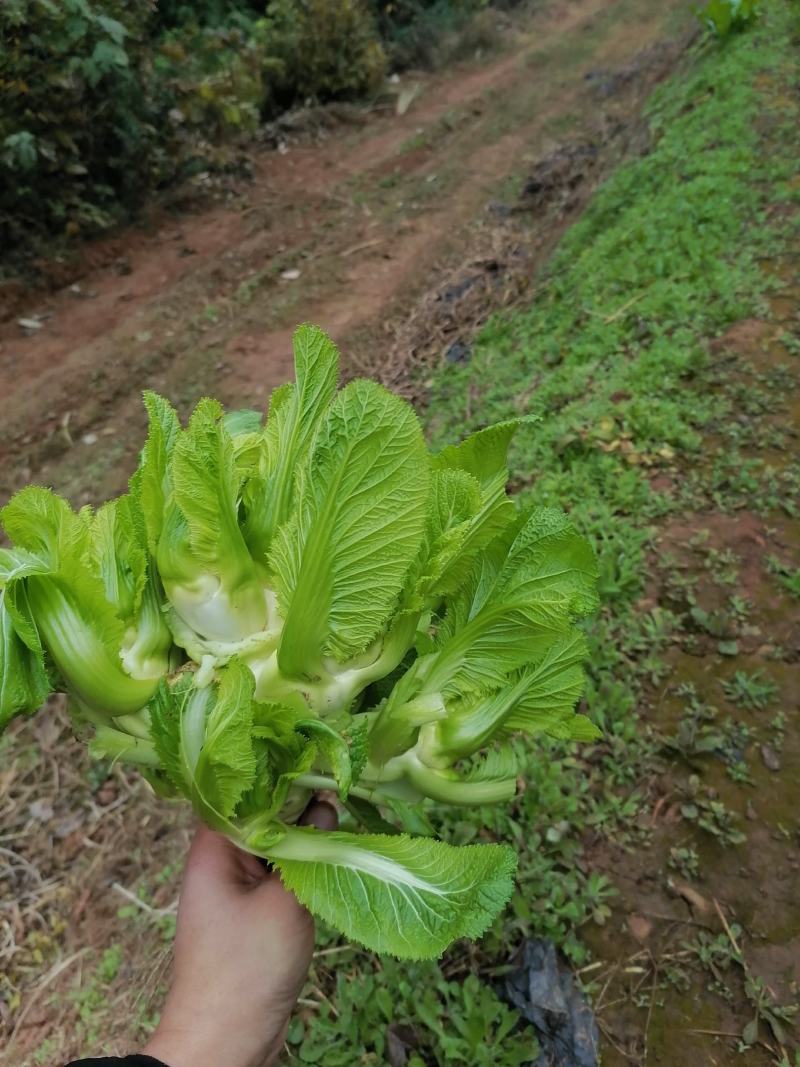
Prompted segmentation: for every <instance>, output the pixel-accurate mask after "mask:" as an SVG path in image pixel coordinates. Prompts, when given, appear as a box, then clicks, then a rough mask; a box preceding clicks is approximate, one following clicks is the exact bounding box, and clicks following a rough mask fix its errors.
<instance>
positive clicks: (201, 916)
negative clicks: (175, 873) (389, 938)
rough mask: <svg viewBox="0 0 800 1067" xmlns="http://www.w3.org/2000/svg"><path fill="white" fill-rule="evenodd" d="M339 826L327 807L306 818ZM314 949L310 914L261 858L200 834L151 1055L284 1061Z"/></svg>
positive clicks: (197, 1063) (179, 1066) (233, 1066)
mask: <svg viewBox="0 0 800 1067" xmlns="http://www.w3.org/2000/svg"><path fill="white" fill-rule="evenodd" d="M300 821H301V822H302V823H306V824H313V825H314V826H317V827H319V828H320V829H325V830H330V829H334V828H335V826H336V813H335V811H334V810H333V808H331V807H330V806H329V805H327V804H323V803H319V802H316V803H312V804H311V806H310V807H309V808H308V809H307V811H306V813H305V815H304V816H303V818H302V819H301V820H300ZM313 949H314V922H313V920H312V918H311V916H310V915H309V913H308V912H307V911H306V909H305V908H304V907H303V906H302V905H301V904H299V903H298V901H297V900H296V899H295V898H294V897H293V896H292V894H291V893H289V892H287V890H285V889H284V888H283V886H282V885H281V882H280V878H279V877H278V875H277V874H274V873H270V872H268V871H267V870H265V868H264V867H263V866H262V864H261V863H260V862H259V861H258V860H257V859H256V858H255V857H254V856H250V855H248V854H247V853H246V852H242V851H241V850H240V849H238V848H236V846H235V845H233V844H232V843H231V842H230V841H228V840H227V839H226V838H224V837H222V836H221V835H220V834H217V833H214V831H212V830H208V829H206V828H205V827H201V828H200V829H199V830H198V831H197V833H196V835H195V838H194V842H193V843H192V847H191V849H190V851H189V858H188V861H187V864H186V873H185V875H184V879H183V885H182V887H181V894H180V900H179V904H178V927H177V932H176V936H175V969H174V977H173V983H172V987H171V989H170V992H169V995H168V997H167V1002H166V1005H165V1007H164V1011H163V1013H162V1015H161V1021H160V1022H159V1024H158V1028H157V1029H156V1031H155V1033H154V1034H153V1037H152V1039H151V1041H150V1043H149V1044H148V1046H147V1048H146V1049H145V1052H146V1053H147V1054H148V1055H150V1056H154V1057H155V1058H156V1059H159V1060H162V1061H163V1062H164V1063H166V1064H168V1065H169V1067H222V1065H224V1067H268V1065H270V1064H273V1063H275V1062H276V1060H277V1058H278V1056H279V1054H280V1051H281V1048H282V1046H283V1039H284V1035H285V1033H286V1027H287V1025H288V1023H289V1015H290V1013H291V1011H292V1008H293V1007H294V1005H295V1003H296V1001H297V997H298V996H299V993H300V990H301V988H302V985H303V982H304V981H305V977H306V973H307V971H308V967H309V964H310V962H311V955H312V952H313Z"/></svg>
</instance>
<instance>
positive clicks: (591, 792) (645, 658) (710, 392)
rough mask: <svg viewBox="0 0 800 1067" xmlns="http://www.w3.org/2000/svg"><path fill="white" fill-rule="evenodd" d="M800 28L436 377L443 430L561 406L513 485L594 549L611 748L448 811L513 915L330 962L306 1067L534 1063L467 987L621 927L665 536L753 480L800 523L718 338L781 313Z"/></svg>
mask: <svg viewBox="0 0 800 1067" xmlns="http://www.w3.org/2000/svg"><path fill="white" fill-rule="evenodd" d="M796 22H797V18H796V14H793V13H792V12H791V11H790V8H789V5H786V4H777V5H775V6H774V7H773V8H772V9H771V10H770V11H769V12H768V13H766V14H765V17H764V18H763V20H762V21H761V23H760V24H759V25H758V27H757V28H756V29H755V30H753V31H752V32H750V33H749V34H747V35H743V36H739V37H736V38H733V39H730V40H728V41H726V42H724V43H723V44H721V45H720V44H718V43H716V42H712V41H706V42H703V43H701V44H700V45H699V46H698V47H697V48H696V49H695V50H694V52H693V53H692V54H691V55H690V56H688V57H687V59H686V63H685V65H684V69H681V70H679V71H678V72H677V73H676V74H675V75H674V76H673V78H672V79H671V80H670V81H669V82H668V83H667V84H666V85H664V86H663V87H662V88H661V89H660V90H659V91H658V92H657V93H656V94H655V96H654V98H653V99H652V101H651V103H650V105H649V107H648V109H647V117H648V121H649V126H650V146H649V150H648V151H647V152H646V153H645V154H644V155H642V156H641V157H639V158H636V159H633V160H631V161H629V162H627V163H625V164H624V165H623V166H621V167H620V168H619V169H618V170H617V172H616V173H615V174H614V175H613V176H612V177H611V179H610V180H608V181H607V182H606V183H605V184H604V185H603V186H602V188H600V189H599V190H598V192H597V194H596V195H595V197H594V199H593V201H592V203H591V205H590V207H589V209H588V210H587V212H586V213H585V215H584V217H583V218H582V220H581V221H580V222H579V223H578V224H577V225H576V226H574V227H573V228H572V229H571V230H570V231H569V232H568V234H567V235H566V236H565V238H564V239H563V241H562V242H561V245H560V247H559V248H558V250H557V252H556V254H555V256H554V257H553V258H552V260H551V262H550V264H549V266H548V268H547V269H546V271H545V272H544V274H543V275H542V277H541V279H539V283H538V287H537V297H536V300H535V303H534V305H533V306H532V307H530V308H526V309H524V310H521V311H518V312H516V313H515V314H510V315H509V314H504V315H502V316H500V317H497V318H495V319H493V320H492V321H491V322H490V323H489V324H488V325H487V326H486V327H485V328H484V329H483V331H482V333H481V334H480V336H479V337H478V339H477V343H476V345H475V347H474V350H473V355H472V358H471V361H470V362H469V363H468V364H466V365H460V366H449V365H448V366H443V367H441V368H440V369H439V370H437V371H435V372H434V374H433V376H432V379H431V380H430V381H429V382H428V383H427V384H428V387H429V403H428V409H427V418H428V424H429V428H430V434H431V436H432V437H433V439H434V440H436V439H441V440H445V439H448V438H451V437H452V436H453V435H458V434H461V433H465V432H467V431H468V430H472V429H475V428H477V427H479V426H482V425H484V424H486V423H489V422H491V421H493V420H496V419H504V418H511V417H514V416H516V415H520V414H536V415H538V416H539V417H540V421H539V422H538V423H537V424H536V425H535V426H534V427H532V428H531V429H529V430H527V431H525V433H524V434H520V438H519V440H518V443H517V445H516V450H515V454H514V463H513V469H514V477H515V481H516V484H517V486H518V489H519V494H520V496H521V498H522V499H524V500H526V501H536V502H537V503H544V502H547V503H557V504H561V505H564V506H567V507H568V508H569V509H570V511H571V513H572V515H573V517H574V519H575V521H576V523H577V525H578V526H579V527H580V528H582V529H583V530H585V531H587V532H588V533H589V534H590V536H591V537H592V539H593V541H594V544H595V546H596V549H597V553H598V556H599V559H600V566H601V594H602V598H603V603H604V609H603V611H602V614H601V615H600V617H599V618H598V619H597V620H596V621H595V622H594V623H593V624H592V626H591V627H590V634H589V636H590V641H591V648H592V656H591V667H590V679H589V684H588V689H587V694H586V708H587V710H588V713H589V714H590V715H591V716H592V717H593V718H594V719H595V720H596V721H597V722H598V723H599V724H600V725H601V727H602V728H603V731H604V734H605V739H604V741H603V743H602V744H600V745H597V746H596V747H595V748H594V749H592V750H589V751H587V750H586V749H585V748H584V749H582V750H581V751H575V750H574V749H571V748H567V747H564V746H560V745H558V744H553V743H547V742H542V744H541V745H538V746H536V747H535V748H534V749H532V750H530V751H529V752H528V753H527V756H526V770H525V774H524V777H525V781H526V786H525V790H524V792H523V793H522V795H521V796H520V797H519V798H518V799H517V801H516V802H515V804H514V805H513V807H512V808H511V809H510V810H508V809H504V810H487V811H478V812H474V813H462V812H459V813H457V814H455V815H453V816H452V817H444V818H443V819H442V821H443V822H445V823H446V824H447V832H448V833H449V835H450V836H451V837H452V838H453V839H454V840H457V841H459V842H467V841H469V840H471V839H473V838H475V837H476V836H478V835H479V834H481V835H483V834H485V833H486V832H487V830H488V831H489V832H491V833H496V834H497V835H498V836H499V837H501V838H505V839H511V840H513V841H514V842H515V844H516V846H517V847H518V848H519V849H520V852H521V861H520V875H519V886H518V889H517V892H516V894H515V896H514V899H513V901H512V905H511V907H510V908H509V909H508V911H507V912H506V914H505V916H504V917H503V919H502V921H501V922H499V923H498V925H497V926H496V928H495V929H494V931H493V932H492V933H491V935H490V936H489V937H488V938H487V939H486V940H485V941H484V942H483V944H482V945H481V946H480V949H479V950H473V949H469V948H461V949H458V950H456V951H455V952H454V953H452V954H451V955H450V956H449V957H448V958H447V959H445V960H444V961H443V962H442V964H441V966H438V967H437V966H424V967H420V966H413V967H409V966H408V965H399V964H392V963H386V962H382V963H379V962H378V961H367V960H364V958H363V957H362V956H358V955H355V954H351V953H349V952H348V951H346V950H345V951H343V952H342V953H341V954H338V955H336V956H334V957H333V959H334V960H335V961H336V962H335V965H333V966H332V965H331V958H330V957H326V956H323V957H321V958H320V960H319V962H318V965H317V969H316V973H315V976H314V981H313V983H312V984H313V986H314V987H315V988H317V989H324V990H325V991H326V993H327V994H328V995H329V996H330V1002H329V1001H328V1000H323V1001H322V1003H321V1006H320V1008H319V1009H318V1010H315V1011H314V1012H313V1014H312V1013H309V1016H308V1019H307V1021H306V1023H302V1022H300V1021H298V1022H296V1024H295V1027H294V1030H293V1033H292V1034H291V1035H290V1036H291V1040H292V1041H293V1044H292V1048H293V1049H294V1051H295V1053H296V1054H297V1055H298V1057H299V1059H300V1060H301V1061H302V1062H318V1061H319V1062H325V1063H329V1062H330V1063H334V1064H335V1063H338V1062H341V1063H346V1062H352V1061H353V1058H354V1056H355V1058H356V1059H357V1060H358V1062H362V1063H382V1062H384V1061H385V1060H384V1058H385V1056H386V1040H387V1039H386V1036H385V1035H386V1033H387V1027H389V1030H390V1031H391V1032H395V1031H397V1028H398V1027H399V1028H400V1031H399V1032H401V1033H405V1034H406V1039H407V1040H409V1041H411V1046H410V1047H409V1051H411V1048H413V1046H414V1045H416V1046H418V1049H419V1051H418V1052H417V1053H413V1052H411V1058H410V1059H409V1060H408V1063H409V1064H411V1065H415V1064H419V1063H423V1062H424V1063H434V1062H435V1063H451V1062H452V1063H470V1064H475V1063H482V1062H486V1063H498V1064H503V1065H506V1064H515V1063H519V1062H526V1061H527V1060H528V1059H530V1058H531V1056H532V1053H531V1044H530V1041H529V1040H528V1043H527V1045H526V1044H525V1040H524V1039H523V1040H522V1041H520V1039H519V1038H518V1037H508V1036H505V1031H506V1028H507V1026H508V1025H509V1015H508V1011H507V1009H505V1008H504V1007H503V1006H502V1005H500V1004H499V1002H498V1001H497V1000H496V999H495V997H494V995H493V994H492V993H491V991H490V989H489V988H488V985H487V984H486V983H485V984H484V985H483V986H478V985H476V983H475V979H474V977H470V978H468V979H467V981H466V982H465V983H464V984H459V980H460V979H462V978H463V975H464V974H465V973H467V972H469V973H470V974H474V973H476V972H478V973H482V974H483V977H484V979H485V980H487V981H488V979H489V978H490V976H492V975H494V974H496V973H497V966H496V965H497V964H498V962H503V961H505V960H506V959H507V958H508V956H509V954H510V952H511V951H512V950H513V947H514V945H515V944H517V943H518V942H519V941H520V939H521V938H522V937H523V936H524V935H529V934H533V935H545V936H548V937H551V938H553V939H554V940H555V941H556V942H557V943H558V944H559V945H560V946H561V948H562V949H563V950H564V951H565V952H566V953H567V955H568V956H569V957H570V958H571V959H572V960H573V962H574V963H575V964H576V965H577V966H579V967H580V966H581V965H585V964H586V963H587V960H588V959H589V958H590V953H589V950H588V948H587V944H586V940H587V939H586V937H585V936H584V935H585V934H586V932H587V931H588V930H590V929H591V927H592V925H593V924H603V923H604V922H606V921H607V920H608V918H609V914H610V907H609V906H610V905H612V904H613V902H614V900H615V895H616V893H617V889H616V887H615V885H614V884H613V880H612V879H610V878H609V877H608V876H607V875H606V874H604V873H600V871H599V870H598V869H597V868H596V867H595V866H594V863H593V856H594V855H595V853H596V852H597V850H598V848H599V847H601V843H602V842H603V841H605V840H609V839H610V840H613V841H614V842H615V843H616V845H617V846H620V845H621V846H622V847H623V848H625V847H627V848H629V849H630V850H632V851H636V850H639V849H640V848H642V847H643V845H644V843H645V840H646V837H647V832H646V831H645V830H644V829H643V825H642V818H641V816H642V815H643V813H644V812H645V811H646V810H647V809H648V808H649V805H650V799H649V794H650V793H651V792H652V788H653V782H654V780H655V779H656V778H657V777H658V775H659V774H663V773H664V763H663V752H662V749H663V738H662V737H661V734H660V731H659V724H658V722H653V721H652V720H651V721H648V713H649V712H650V711H651V706H652V701H653V695H654V693H655V692H656V691H658V690H659V689H660V688H663V686H664V684H665V680H666V679H667V678H668V677H669V676H670V672H671V670H672V668H671V666H670V654H671V650H672V649H673V648H674V647H675V645H676V643H679V642H680V641H681V640H682V635H683V632H684V630H685V629H686V625H687V619H686V618H685V617H684V614H683V613H682V612H681V611H679V610H677V609H676V610H670V609H669V608H668V607H664V606H662V605H660V604H658V603H654V602H653V598H649V597H648V596H647V593H648V589H650V588H652V586H653V584H654V582H657V581H661V580H662V579H663V578H664V574H665V571H664V567H663V566H662V564H666V569H667V571H668V570H669V562H668V561H666V560H660V559H659V553H658V549H657V538H658V536H659V531H660V529H661V527H662V526H663V524H664V523H666V522H667V521H669V520H670V518H671V517H672V516H675V515H681V514H686V512H687V511H688V510H689V509H691V510H692V511H698V510H699V511H702V510H703V509H706V508H709V507H714V508H719V509H722V510H725V509H731V508H734V507H736V506H737V505H738V503H739V502H740V496H741V494H742V493H744V494H746V495H747V496H748V503H749V504H750V506H751V507H755V508H761V509H762V510H766V511H769V509H770V508H771V507H773V506H774V505H775V504H777V503H780V504H781V505H782V508H783V510H784V512H785V513H788V514H789V515H792V514H794V515H796V514H797V510H796V509H797V508H798V505H799V504H800V501H798V488H799V487H800V480H798V476H799V474H800V472H799V471H798V468H797V466H796V465H792V464H788V465H785V466H784V467H783V468H782V469H777V468H773V467H771V466H769V465H768V464H766V463H765V462H764V460H762V459H759V458H757V457H755V456H749V457H748V456H747V455H745V451H744V450H745V449H746V442H745V441H743V440H742V436H741V432H740V431H741V423H740V422H738V421H735V420H734V416H735V415H736V414H737V413H738V412H739V411H740V410H741V406H742V396H741V383H739V384H738V385H737V382H736V381H735V380H734V379H733V378H731V379H730V380H727V379H726V376H725V375H724V374H723V375H722V377H720V372H719V366H718V363H717V361H715V359H714V358H713V355H712V352H713V345H712V343H711V342H713V339H714V338H716V337H718V336H720V335H722V334H723V333H724V331H725V330H726V329H727V328H728V327H729V326H731V325H732V324H734V323H737V322H739V321H740V320H743V319H748V318H753V317H765V316H768V314H769V309H768V303H767V297H768V294H769V293H770V291H771V290H774V289H775V288H776V286H777V285H778V284H779V283H778V282H777V280H776V279H775V278H774V277H771V276H770V275H769V274H768V273H765V271H764V270H763V269H762V261H763V260H764V259H765V257H774V256H776V255H779V254H780V253H781V251H782V250H784V249H785V248H786V247H787V245H788V243H789V242H790V241H791V240H792V239H793V234H796V221H795V219H794V216H793V215H792V214H791V205H792V204H793V203H795V202H796V201H797V199H798V191H797V187H796V185H794V186H792V185H791V183H790V178H791V176H792V173H793V168H792V159H793V156H794V155H795V154H796V149H797V140H798V139H797V132H796V131H797V118H798V110H800V109H798V107H797V105H796V103H795V102H790V100H789V98H788V97H785V96H784V97H783V98H782V99H781V92H782V90H781V88H780V87H781V86H783V85H784V83H785V82H787V81H788V80H790V79H791V76H792V71H793V67H794V62H795V59H794V49H795V48H796V45H795V44H794V43H793V40H792V34H793V33H795V32H796ZM795 344H796V340H795ZM795 373H796V366H795ZM712 432H713V433H714V434H716V438H715V439H714V440H713V441H712V439H711V436H710V435H711V434H712ZM731 433H732V434H733V436H731ZM737 449H742V454H741V455H740V456H739V458H738V460H737V458H736V452H737ZM723 467H724V468H725V469H726V470H727V471H728V473H729V475H730V477H727V478H726V479H723V478H722V475H721V470H722V468H723ZM723 481H724V488H720V485H721V484H722V483H723ZM700 526H702V522H700V523H699V524H698V529H699V528H700ZM667 577H669V575H667ZM672 577H673V578H674V579H675V580H679V579H680V575H679V574H677V573H675V574H673V575H672ZM689 621H691V620H689ZM720 643H721V644H724V643H725V642H724V641H721V642H720ZM734 644H735V641H734ZM729 646H730V642H729ZM715 651H717V650H716V649H715ZM725 651H726V650H723V653H722V654H723V655H724V654H725ZM732 651H733V649H732V647H729V648H728V649H727V653H728V654H730V653H731V652H732ZM684 771H685V768H683V769H682V770H681V769H679V770H676V772H675V773H676V774H682V773H683V772H684ZM685 776H686V775H685V774H684V777H685ZM712 803H714V801H713V798H711V799H704V800H703V801H702V802H701V804H700V809H701V810H700V815H699V816H698V812H697V810H695V811H694V812H693V811H692V810H691V808H690V806H688V805H687V809H686V815H685V818H684V821H683V823H682V825H681V834H682V835H683V837H684V838H685V837H687V836H688V837H689V838H692V837H693V835H696V836H698V838H699V839H701V840H702V838H703V837H704V835H707V836H710V837H711V838H713V839H714V840H717V839H718V838H720V837H722V836H725V835H724V833H723V830H724V828H725V827H729V828H731V829H730V833H729V834H728V838H727V840H728V843H729V845H730V847H731V848H732V847H733V842H734V841H737V840H739V837H738V836H737V833H736V832H735V831H734V830H733V829H732V828H733V827H734V826H738V825H739V824H738V822H737V817H736V815H735V814H734V813H733V812H732V811H727V810H726V809H725V808H724V806H722V805H721V802H719V803H720V805H721V806H720V808H719V809H714V810H713V813H712V814H710V815H709V816H708V818H706V819H705V823H706V824H707V825H708V826H709V827H710V829H703V828H702V825H703V819H702V812H703V811H705V810H706V809H704V808H703V804H706V806H708V805H709V804H712ZM709 810H710V809H709ZM707 814H708V812H707ZM438 817H439V818H441V816H438ZM698 817H699V818H700V824H701V825H700V828H698ZM684 848H686V849H689V850H690V852H691V849H692V848H693V846H692V845H691V844H686V845H684ZM690 859H691V855H690ZM589 973H591V972H589ZM422 990H424V992H421V991H422ZM595 992H597V987H596V988H595ZM334 1005H335V1007H334ZM312 1020H313V1021H312ZM404 1027H410V1028H411V1029H410V1031H409V1032H406V1031H405V1030H403V1028H404ZM484 1030H485V1032H484ZM376 1034H377V1035H379V1036H378V1037H377V1038H376ZM344 1046H347V1049H346V1050H344ZM337 1047H338V1048H339V1050H340V1051H339V1052H338V1053H337V1051H336V1049H337ZM526 1048H527V1051H525V1050H526ZM337 1054H338V1055H340V1056H341V1059H337V1058H336V1056H337ZM481 1056H485V1057H486V1058H485V1059H481V1058H480V1057H481ZM359 1057H361V1058H360V1059H359ZM415 1057H417V1058H415ZM664 1062H671V1061H668V1060H664ZM675 1062H677V1060H676V1061H675Z"/></svg>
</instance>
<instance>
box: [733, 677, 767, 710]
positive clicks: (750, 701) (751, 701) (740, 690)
mask: <svg viewBox="0 0 800 1067" xmlns="http://www.w3.org/2000/svg"><path fill="white" fill-rule="evenodd" d="M722 688H723V690H724V691H725V696H726V697H727V698H728V700H730V701H731V702H732V703H733V704H738V705H739V707H741V708H746V709H747V710H748V711H763V710H764V708H766V707H768V706H769V705H770V704H771V703H772V702H773V701H774V700H775V697H776V696H777V695H778V687H777V686H776V685H775V683H774V682H773V681H772V680H771V679H769V678H767V677H765V675H764V672H763V671H753V672H752V673H750V674H748V673H747V671H736V673H735V674H734V675H733V677H732V678H729V679H728V680H727V681H725V682H723V683H722Z"/></svg>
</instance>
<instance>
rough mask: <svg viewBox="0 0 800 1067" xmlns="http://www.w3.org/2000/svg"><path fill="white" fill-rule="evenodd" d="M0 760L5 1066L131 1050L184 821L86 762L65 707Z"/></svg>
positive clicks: (158, 972) (159, 981) (124, 774)
mask: <svg viewBox="0 0 800 1067" xmlns="http://www.w3.org/2000/svg"><path fill="white" fill-rule="evenodd" d="M0 760H1V761H2V764H1V765H2V771H0V827H2V830H0V1034H2V1038H3V1041H2V1043H3V1045H4V1053H3V1056H2V1059H1V1060H0V1062H3V1063H8V1064H11V1063H13V1064H15V1067H24V1065H26V1064H37V1063H42V1064H50V1063H54V1062H58V1061H59V1060H60V1061H62V1062H63V1060H64V1059H67V1058H69V1057H70V1056H74V1055H76V1054H78V1053H79V1052H82V1051H85V1052H88V1051H93V1052H100V1051H106V1049H105V1048H104V1047H103V1038H104V1035H105V1034H106V1032H107V1031H111V1030H112V1029H113V1033H114V1036H115V1038H116V1039H117V1040H119V1041H122V1042H125V1041H126V1040H127V1041H129V1042H131V1043H134V1042H136V1040H137V1039H139V1038H140V1037H141V1036H142V1034H143V1032H144V1031H146V1030H147V1029H148V1028H149V1026H150V1025H151V1021H152V1014H153V1013H152V1004H153V1001H154V1000H156V999H158V998H160V994H161V990H162V986H163V977H164V971H165V969H166V967H167V965H168V955H169V942H170V935H171V930H172V925H173V923H174V911H175V900H176V893H177V882H178V878H179V874H180V868H181V864H182V859H183V856H184V854H185V851H186V846H187V843H188V837H189V816H188V812H187V811H186V810H185V809H184V808H182V807H178V806H172V805H169V804H166V803H165V802H164V801H163V800H160V799H157V798H155V797H154V796H153V795H152V793H151V791H150V788H149V786H147V784H146V783H145V782H143V781H142V779H141V778H140V777H139V776H138V774H136V773H135V772H132V771H129V770H127V769H126V768H123V767H122V766H109V765H108V764H105V763H103V764H98V763H94V762H92V761H91V760H90V758H89V756H88V753H87V751H86V747H85V745H84V743H83V742H82V741H80V740H78V739H76V738H75V737H74V735H73V733H72V727H71V725H70V722H69V717H68V715H67V712H66V710H65V706H64V699H63V697H54V698H52V699H51V700H50V701H49V703H48V706H47V707H46V708H45V710H44V711H42V712H41V713H40V714H39V715H37V716H36V717H35V718H34V719H29V720H27V721H22V722H18V723H16V724H14V726H13V727H12V728H11V729H10V730H9V731H8V733H7V734H6V736H5V737H4V738H3V740H2V742H1V743H0ZM112 1017H113V1018H115V1020H116V1021H115V1024H114V1026H113V1028H112V1027H107V1026H106V1025H105V1024H104V1020H108V1019H110V1018H112ZM120 1018H122V1019H126V1020H127V1024H126V1025H125V1026H120V1025H119V1019H120ZM97 1042H99V1044H97ZM110 1051H113V1049H111V1050H110Z"/></svg>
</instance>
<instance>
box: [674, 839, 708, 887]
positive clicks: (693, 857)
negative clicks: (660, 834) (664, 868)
mask: <svg viewBox="0 0 800 1067" xmlns="http://www.w3.org/2000/svg"><path fill="white" fill-rule="evenodd" d="M667 865H668V866H669V867H670V868H671V869H672V870H673V871H677V872H678V874H680V875H681V876H682V877H683V878H685V879H686V881H687V882H695V881H697V879H698V878H699V876H700V856H699V854H698V852H697V849H696V848H693V847H692V846H691V845H678V846H675V847H673V848H671V849H670V850H669V859H668V860H667Z"/></svg>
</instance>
